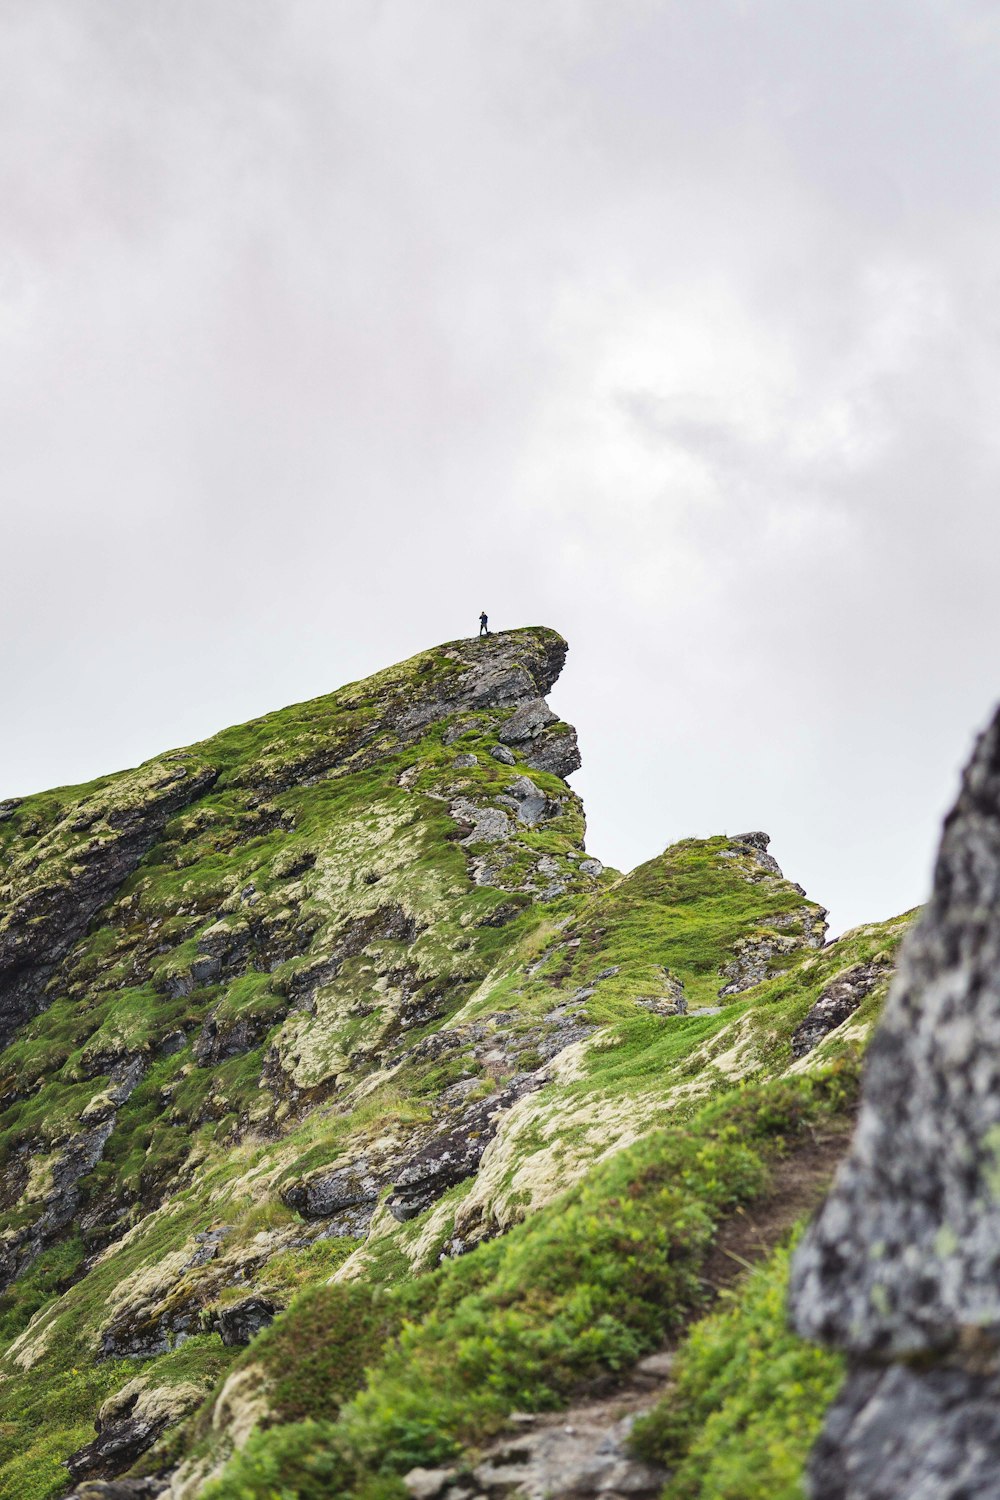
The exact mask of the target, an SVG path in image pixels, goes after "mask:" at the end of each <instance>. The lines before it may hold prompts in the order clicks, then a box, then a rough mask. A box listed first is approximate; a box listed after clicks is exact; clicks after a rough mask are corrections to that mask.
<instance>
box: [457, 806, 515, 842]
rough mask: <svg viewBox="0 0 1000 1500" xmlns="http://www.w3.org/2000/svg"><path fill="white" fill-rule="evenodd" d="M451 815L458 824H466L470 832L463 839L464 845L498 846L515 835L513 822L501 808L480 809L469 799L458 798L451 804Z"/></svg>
mask: <svg viewBox="0 0 1000 1500" xmlns="http://www.w3.org/2000/svg"><path fill="white" fill-rule="evenodd" d="M451 815H452V817H453V818H455V820H456V822H461V823H466V824H468V825H469V826H470V832H469V833H467V834H466V836H465V837H464V838H463V839H462V843H463V844H498V843H500V842H501V841H502V840H504V839H509V838H510V837H511V835H512V834H513V831H514V830H513V828H512V826H511V821H510V819H509V818H508V816H507V814H506V813H505V812H503V811H502V809H501V808H499V807H478V806H477V805H476V803H474V802H470V801H469V799H468V797H456V798H455V801H454V802H453V803H452V804H451Z"/></svg>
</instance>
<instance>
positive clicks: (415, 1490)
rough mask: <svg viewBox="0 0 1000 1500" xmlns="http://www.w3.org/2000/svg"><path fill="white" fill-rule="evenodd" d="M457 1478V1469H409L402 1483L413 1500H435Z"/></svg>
mask: <svg viewBox="0 0 1000 1500" xmlns="http://www.w3.org/2000/svg"><path fill="white" fill-rule="evenodd" d="M457 1477H458V1470H457V1469H411V1470H410V1472H409V1473H408V1474H404V1475H403V1483H404V1485H405V1486H406V1488H407V1489H408V1490H409V1492H410V1494H411V1496H412V1497H413V1500H436V1497H437V1496H438V1495H440V1494H442V1493H443V1491H444V1490H446V1489H447V1488H448V1486H449V1484H451V1482H452V1480H453V1479H457Z"/></svg>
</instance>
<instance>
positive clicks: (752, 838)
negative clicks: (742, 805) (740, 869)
mask: <svg viewBox="0 0 1000 1500" xmlns="http://www.w3.org/2000/svg"><path fill="white" fill-rule="evenodd" d="M770 842H771V836H770V834H767V833H761V832H760V831H759V830H758V831H756V832H754V833H737V834H735V835H734V837H733V843H734V844H737V845H740V846H742V848H743V849H744V850H746V851H747V852H749V854H750V855H751V856H752V858H753V862H754V864H755V865H757V866H758V867H759V868H760V869H761V870H763V871H764V873H765V874H767V875H776V876H777V877H778V879H779V880H781V879H782V878H783V877H782V874H781V866H780V865H779V864H778V861H777V860H776V859H775V857H774V855H773V854H769V853H768V848H767V846H768V844H770Z"/></svg>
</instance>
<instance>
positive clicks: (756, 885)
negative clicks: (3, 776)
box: [0, 628, 1000, 1500]
mask: <svg viewBox="0 0 1000 1500" xmlns="http://www.w3.org/2000/svg"><path fill="white" fill-rule="evenodd" d="M565 655H566V643H565V642H564V641H563V640H562V638H561V637H560V636H559V635H557V634H556V633H555V632H554V631H551V630H547V629H540V628H535V629H524V630H514V631H508V632H502V633H500V634H496V635H492V636H489V637H486V638H483V639H481V640H464V641H454V642H451V643H449V644H447V645H444V646H440V647H437V648H435V649H432V650H429V651H425V652H423V653H421V654H420V655H418V656H415V657H413V658H412V659H411V660H409V661H406V662H403V663H401V664H400V665H398V666H395V667H392V668H390V669H389V670H387V671H384V672H381V673H379V674H377V675H376V676H374V677H371V678H369V679H367V680H366V681H364V682H359V683H352V684H350V685H349V686H347V687H344V688H341V689H340V690H339V691H337V692H335V693H332V694H330V695H328V696H324V697H320V698H317V699H314V700H313V701H311V702H309V703H305V704H300V705H297V706H295V707H293V708H288V709H285V710H283V711H281V712H278V713H274V714H271V715H268V716H266V717H264V718H261V719H258V720H255V721H253V722H252V723H249V724H245V725H242V726H240V727H237V728H233V729H229V730H226V731H224V732H223V733H221V734H219V735H216V736H215V737H214V738H212V739H209V740H206V741H204V742H203V743H201V744H197V745H193V746H190V747H188V748H186V749H181V750H174V751H171V752H169V753H167V754H164V755H161V756H158V757H157V758H156V759H154V760H152V761H150V762H148V763H147V764H145V765H143V766H140V767H139V768H137V769H136V770H130V771H125V772H121V773H119V774H116V775H110V776H106V777H102V778H100V779H99V780H97V781H95V782H93V783H90V784H88V785H86V786H77V787H63V788H58V789H56V790H54V791H50V792H44V793H41V794H39V795H37V796H31V797H26V798H24V799H21V800H16V799H15V800H10V801H7V802H5V803H0V858H2V863H0V1043H2V1044H3V1049H4V1050H3V1052H2V1058H0V1214H2V1222H0V1288H2V1295H0V1349H2V1351H3V1352H2V1355H0V1495H2V1496H3V1497H9V1500H50V1497H51V1500H55V1497H64V1496H68V1495H74V1496H77V1497H79V1500H99V1497H104V1500H127V1497H139V1496H156V1495H162V1496H169V1497H171V1500H194V1497H202V1496H204V1497H205V1500H296V1497H304V1500H324V1497H326V1500H328V1497H341V1496H342V1497H356V1500H407V1497H412V1500H438V1497H440V1500H483V1497H500V1496H507V1495H510V1496H525V1497H530V1496H537V1497H539V1500H540V1497H542V1496H567V1497H568V1496H589V1495H595V1496H596V1495H602V1496H605V1497H611V1500H613V1497H614V1496H625V1495H629V1496H642V1495H648V1496H651V1497H652V1496H657V1495H660V1494H663V1495H665V1496H673V1497H676V1500H680V1497H688V1500H697V1497H703V1500H710V1497H711V1500H721V1497H729V1500H754V1497H760V1500H764V1497H767V1500H775V1497H792V1496H794V1495H799V1494H801V1493H802V1484H803V1475H804V1473H805V1470H806V1464H807V1460H808V1455H809V1451H810V1448H811V1446H812V1444H813V1443H814V1441H816V1439H817V1438H819V1439H820V1446H819V1448H818V1449H817V1454H818V1455H819V1456H818V1457H817V1458H816V1459H814V1460H813V1470H812V1472H813V1476H814V1477H813V1481H811V1482H813V1483H814V1484H815V1485H817V1486H818V1488H817V1489H816V1490H815V1493H817V1494H821V1495H824V1496H825V1495H830V1496H833V1495H838V1496H839V1495H843V1496H844V1497H847V1496H851V1497H853V1496H858V1497H863V1496H864V1497H867V1496H872V1497H874V1496H876V1495H883V1494H884V1495H887V1496H888V1495H904V1494H905V1495H907V1496H908V1497H916V1496H918V1495H919V1496H923V1495H925V1494H926V1495H927V1496H930V1495H932V1494H933V1495H935V1496H937V1495H943V1494H945V1493H947V1494H949V1495H951V1494H953V1495H954V1496H955V1497H956V1500H957V1496H958V1495H959V1493H962V1494H965V1493H968V1494H973V1493H974V1494H975V1495H977V1496H978V1495H980V1494H982V1495H986V1494H987V1493H993V1492H992V1491H988V1490H987V1489H984V1488H982V1487H980V1488H978V1489H974V1490H973V1489H970V1490H968V1491H960V1490H959V1489H957V1488H956V1489H952V1490H947V1491H945V1490H944V1489H940V1488H939V1489H930V1488H926V1487H925V1488H924V1489H921V1488H920V1487H919V1486H920V1484H925V1477H924V1476H925V1474H926V1473H930V1472H931V1470H932V1469H933V1464H937V1466H938V1468H937V1470H934V1472H938V1470H940V1468H941V1465H942V1464H951V1463H954V1462H957V1459H956V1458H955V1455H956V1454H960V1453H961V1451H962V1438H961V1433H960V1431H959V1427H960V1419H959V1418H958V1417H956V1418H955V1419H954V1421H952V1419H951V1418H949V1417H948V1416H947V1413H948V1412H954V1411H956V1410H960V1412H961V1413H962V1414H964V1416H963V1417H962V1420H966V1421H973V1420H974V1417H973V1415H970V1414H975V1413H979V1412H981V1411H986V1410H987V1409H988V1410H989V1411H992V1410H993V1409H994V1407H995V1389H994V1388H995V1382H996V1375H995V1372H994V1365H993V1361H994V1357H995V1356H994V1344H995V1343H996V1326H995V1325H997V1324H998V1314H997V1307H996V1300H997V1292H996V1288H997V1282H996V1258H997V1250H996V1246H997V1243H998V1238H997V1225H996V1224H995V1223H994V1219H995V1218H996V1211H995V1202H996V1192H995V1191H994V1189H995V1188H996V1182H995V1181H994V1179H995V1178H996V1176H997V1152H996V1144H997V1143H996V1140H994V1136H996V1135H997V1132H998V1130H1000V1124H998V1123H997V1120H998V1119H1000V1116H997V1114H996V1109H997V1105H996V1100H997V1097H998V1090H997V1087H996V1074H997V1071H998V1067H1000V1064H998V1063H997V1056H996V1050H997V1049H996V1039H995V1038H994V1036H993V1032H994V1031H995V1030H996V1014H995V1012H996V996H995V993H994V992H995V988H996V963H995V955H994V948H995V947H997V946H998V943H1000V939H998V938H997V933H996V931H995V930H994V929H995V928H996V923H997V918H996V909H997V906H996V886H997V882H998V879H1000V874H998V872H1000V854H998V853H997V851H998V850H1000V832H998V830H1000V815H998V813H997V805H998V800H1000V797H998V791H997V784H996V780H997V773H996V761H997V752H996V745H995V741H996V738H997V733H996V731H994V738H993V740H990V741H988V742H987V744H986V745H985V747H984V748H983V749H982V750H981V752H980V756H979V758H978V759H977V762H976V767H975V768H974V771H973V772H972V773H970V779H969V780H968V782H967V785H966V790H965V792H964V793H963V799H964V800H963V802H962V803H961V804H960V807H959V811H958V813H957V814H956V816H955V819H954V820H953V822H952V823H951V824H950V825H949V833H948V836H947V839H946V847H945V852H944V854H943V855H942V864H941V866H940V867H939V873H938V884H937V888H936V891H935V895H934V900H933V902H932V905H931V907H930V909H929V911H928V914H927V916H926V917H925V918H924V921H923V923H922V924H921V926H920V927H919V929H918V932H917V933H916V935H915V936H914V938H913V941H912V943H911V945H910V946H909V948H908V958H907V960H906V963H905V965H904V970H903V973H902V975H901V977H900V979H899V980H898V982H897V987H896V989H895V990H894V992H893V1000H892V1002H891V1004H890V1009H889V1015H888V1018H887V1023H886V1026H885V1027H884V1029H883V1030H882V1032H880V1033H879V1038H880V1039H879V1043H878V1046H877V1048H876V1050H875V1052H874V1054H873V1058H872V1064H871V1069H870V1073H869V1081H868V1085H867V1093H866V1102H865V1105H864V1110H863V1114H862V1123H861V1127H860V1131H859V1134H858V1137H857V1139H856V1142H855V1145H854V1147H853V1148H852V1151H851V1155H850V1157H849V1159H848V1164H847V1166H846V1167H845V1168H844V1169H843V1172H842V1175H841V1177H840V1179H839V1181H838V1186H837V1188H836V1191H835V1193H834V1196H833V1197H832V1198H831V1199H830V1202H829V1204H828V1206H827V1207H826V1209H825V1210H824V1212H823V1215H822V1217H821V1218H820V1219H819V1221H818V1223H817V1225H816V1226H815V1227H814V1228H813V1229H812V1230H811V1231H810V1233H809V1235H808V1237H807V1238H806V1240H805V1241H804V1243H803V1244H802V1245H801V1247H800V1248H799V1250H798V1253H797V1259H796V1261H795V1267H796V1269H795V1288H796V1290H795V1308H796V1318H797V1323H798V1332H795V1331H792V1330H791V1329H790V1328H789V1327H788V1324H787V1321H786V1316H785V1304H784V1289H785V1285H786V1281H787V1276H788V1264H789V1256H790V1253H791V1248H792V1246H793V1244H794V1242H795V1241H796V1239H797V1237H798V1236H799V1235H800V1233H801V1229H802V1225H803V1224H804V1223H805V1221H806V1219H807V1218H808V1216H809V1214H810V1212H811V1211H812V1210H813V1209H814V1208H815V1207H816V1205H817V1203H818V1202H819V1200H820V1198H821V1197H822V1195H823V1193H824V1191H825V1190H826V1188H827V1187H828V1185H829V1181H830V1178H831V1174H832V1173H833V1171H834V1168H835V1167H836V1165H837V1163H838V1161H840V1160H841V1159H842V1158H843V1157H844V1154H845V1151H846V1150H847V1145H848V1141H849V1138H850V1134H851V1131H852V1128H853V1124H854V1116H855V1110H856V1105H857V1098H858V1091H859V1086H860V1085H859V1076H860V1066H861V1061H862V1058H863V1055H864V1052H865V1048H866V1044H867V1040H868V1037H869V1035H870V1034H871V1032H872V1030H873V1028H874V1027H875V1023H876V1021H877V1018H878V1016H879V1012H880V1010H881V1007H882V1004H883V1001H884V999H885V995H886V991H887V990H888V988H889V985H890V981H891V979H892V976H893V973H894V970H895V967H896V954H897V948H898V945H899V943H900V941H901V939H902V938H903V935H904V933H905V932H906V930H907V928H908V926H909V919H908V917H906V916H904V917H900V918H897V919H894V920H891V921H887V922H882V923H873V924H872V925H870V926H866V927H862V928H859V929H857V930H855V931H853V932H850V933H848V934H846V935H845V936H843V937H841V938H839V939H838V940H837V941H836V942H827V941H826V924H825V913H824V911H823V909H822V907H820V906H818V905H816V904H815V903H814V902H813V901H810V900H809V899H808V898H807V897H806V895H805V893H804V892H803V890H802V888H801V887H800V886H798V885H796V884H794V883H792V882H791V881H789V880H787V879H786V878H785V877H784V876H783V874H782V872H781V870H780V868H779V867H778V865H777V863H776V861H775V859H774V858H773V856H772V855H771V854H770V853H769V852H768V838H767V835H766V834H763V833H760V832H748V833H741V834H732V835H729V834H720V835H719V836H717V837H714V838H707V839H694V838H692V839H687V840H684V841H683V842H681V843H678V844H674V845H673V846H671V847H670V848H668V849H666V850H665V852H664V853H662V854H661V855H659V856H657V857H656V858H655V859H652V860H650V861H649V862H648V863H647V864H644V865H642V866H640V867H639V868H638V869H636V870H633V871H632V872H631V873H629V874H624V875H623V874H620V873H619V872H617V871H615V870H612V869H608V868H605V866H604V865H603V864H602V863H601V861H600V860H599V859H598V858H595V857H594V855H593V854H592V853H590V852H589V851H588V850H587V848H586V845H585V842H584V834H585V823H584V813H583V808H582V805H581V803H580V799H579V798H578V797H577V795H576V793H575V792H574V791H573V790H572V788H571V786H570V785H569V782H568V780H567V778H568V777H570V776H571V775H572V773H573V772H574V771H575V770H576V769H577V768H578V767H579V765H580V755H579V751H578V747H577V738H576V734H575V732H574V730H573V729H572V728H571V726H570V725H568V724H566V723H564V722H562V721H561V720H560V719H559V718H558V716H557V715H556V714H555V713H554V712H553V711H552V709H551V708H550V707H549V705H548V703H547V701H546V699H547V695H548V693H549V691H550V689H551V688H552V685H553V683H554V682H555V681H556V679H557V677H558V675H559V672H560V670H561V667H562V665H563V661H564V659H565ZM984 1048H985V1056H984ZM814 1338H815V1339H818V1340H820V1341H824V1340H825V1341H826V1344H827V1345H831V1344H832V1345H833V1346H834V1347H824V1346H823V1344H822V1342H820V1343H814V1342H813V1339H814ZM845 1360H846V1361H847V1362H848V1363H849V1366H850V1374H849V1377H848V1382H847V1385H846V1386H845V1387H844V1392H843V1394H842V1395H841V1396H840V1397H839V1402H838V1404H837V1405H836V1406H835V1407H834V1410H833V1414H832V1415H831V1417H830V1419H829V1421H828V1423H827V1425H826V1427H825V1429H823V1414H824V1411H825V1409H826V1407H827V1405H828V1404H829V1403H830V1402H831V1401H833V1400H834V1398H835V1396H836V1394H837V1391H838V1389H839V1388H840V1385H841V1381H842V1378H843V1374H844V1369H845ZM991 1402H992V1403H993V1406H990V1403H991ZM977 1403H978V1404H977ZM928 1414H929V1415H928ZM976 1420H978V1418H976ZM925 1421H926V1422H929V1423H931V1424H932V1425H933V1428H934V1432H935V1443H936V1445H937V1446H936V1447H935V1449H934V1454H935V1455H936V1456H935V1457H934V1458H933V1463H932V1461H931V1460H930V1459H927V1460H926V1462H924V1460H919V1461H918V1459H917V1458H916V1457H915V1456H914V1451H915V1450H914V1444H913V1443H911V1444H910V1445H909V1447H908V1448H907V1445H906V1444H905V1443H903V1444H902V1445H901V1447H902V1448H903V1449H906V1451H905V1452H901V1455H900V1457H899V1460H898V1464H899V1465H900V1466H901V1467H900V1468H899V1472H900V1473H905V1474H906V1475H907V1476H910V1477H909V1478H908V1479H907V1481H906V1483H907V1484H909V1485H910V1488H908V1489H907V1488H905V1486H904V1488H898V1487H897V1488H891V1487H890V1488H885V1486H884V1485H883V1488H881V1489H879V1488H878V1486H877V1484H875V1483H874V1482H873V1483H871V1484H869V1483H868V1481H867V1480H864V1479H858V1477H857V1476H858V1475H859V1474H862V1475H863V1474H866V1473H867V1472H868V1470H867V1469H865V1463H866V1462H867V1460H866V1459H865V1457H864V1453H865V1443H866V1442H868V1445H869V1449H870V1446H871V1441H872V1440H871V1439H870V1437H869V1438H868V1439H866V1438H865V1436H864V1433H865V1431H868V1432H869V1433H870V1431H871V1428H872V1424H873V1423H874V1424H875V1425H876V1426H878V1424H879V1423H881V1424H882V1427H880V1428H879V1431H882V1430H883V1429H884V1428H886V1424H888V1427H889V1428H891V1429H892V1430H893V1431H894V1432H897V1433H898V1432H899V1431H900V1430H901V1429H902V1428H904V1427H906V1426H907V1425H909V1426H910V1427H914V1425H915V1424H919V1423H922V1422H925ZM983 1421H984V1422H986V1425H987V1427H989V1430H990V1431H992V1427H990V1423H991V1422H993V1421H994V1419H993V1418H992V1417H990V1418H989V1420H988V1421H987V1419H986V1418H985V1417H984V1418H983ZM866 1424H867V1427H866ZM949 1424H950V1425H949ZM821 1429H822V1430H823V1435H822V1437H820V1434H821ZM897 1446H900V1445H897ZM831 1452H834V1454H835V1456H833V1457H831V1456H830V1455H831ZM990 1452H991V1453H992V1450H990ZM859 1454H860V1455H861V1456H860V1457H859V1456H858V1455H859ZM942 1455H944V1456H943V1457H942ZM921 1463H923V1468H921ZM869 1467H870V1465H869ZM831 1476H832V1477H831ZM926 1482H929V1481H926ZM866 1485H867V1487H865V1486H866ZM852 1486H853V1487H852Z"/></svg>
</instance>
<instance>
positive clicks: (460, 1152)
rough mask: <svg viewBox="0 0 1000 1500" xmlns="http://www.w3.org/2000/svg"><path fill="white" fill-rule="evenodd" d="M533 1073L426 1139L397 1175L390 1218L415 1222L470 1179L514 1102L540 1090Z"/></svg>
mask: <svg viewBox="0 0 1000 1500" xmlns="http://www.w3.org/2000/svg"><path fill="white" fill-rule="evenodd" d="M541 1083H542V1079H541V1078H539V1077H538V1076H537V1075H534V1074H524V1075H522V1076H521V1077H520V1078H516V1079H515V1080H514V1081H513V1083H511V1084H510V1085H509V1087H507V1088H505V1089H501V1090H500V1091H499V1092H498V1093H495V1094H490V1095H489V1097H488V1098H486V1099H481V1100H480V1101H479V1102H478V1103H476V1104H473V1105H471V1106H470V1107H469V1108H468V1109H467V1110H466V1111H465V1113H464V1114H463V1115H462V1117H461V1120H460V1121H459V1123H458V1124H457V1125H451V1126H450V1127H449V1128H448V1129H446V1130H443V1131H441V1132H440V1133H439V1134H436V1135H432V1136H431V1137H430V1139H429V1140H426V1141H425V1142H424V1143H423V1145H422V1146H421V1147H420V1149H419V1150H418V1151H417V1152H416V1154H415V1155H414V1156H413V1157H411V1158H410V1160H409V1161H408V1162H407V1163H406V1164H405V1166H403V1167H402V1168H401V1169H400V1170H399V1171H397V1172H396V1173H395V1175H394V1178H393V1190H392V1192H391V1194H390V1195H389V1198H388V1199H387V1200H386V1201H387V1203H388V1206H389V1209H390V1210H391V1212H392V1214H393V1217H394V1218H396V1219H399V1220H400V1221H405V1220H407V1219H415V1218H416V1216H417V1215H418V1214H421V1213H423V1211H424V1209H425V1208H429V1207H430V1205H431V1204H432V1203H433V1202H434V1201H435V1200H436V1199H437V1198H440V1196H441V1194H442V1193H444V1192H446V1191H447V1189H448V1188H450V1187H454V1185H455V1183H456V1182H461V1181H462V1180H463V1178H466V1177H470V1176H471V1175H472V1173H473V1172H474V1171H475V1170H476V1168H477V1167H478V1165H479V1162H480V1159H481V1157H482V1154H483V1152H484V1151H485V1150H486V1147H487V1146H488V1145H489V1143H490V1141H491V1140H492V1139H493V1137H494V1136H495V1135H496V1133H497V1130H498V1129H499V1127H500V1116H501V1115H502V1114H503V1112H504V1111H505V1110H508V1109H509V1108H510V1107H511V1105H512V1104H516V1102H517V1100H518V1099H521V1098H523V1097H524V1095H525V1094H527V1093H530V1092H531V1091H532V1090H533V1089H536V1088H539V1087H540V1086H541Z"/></svg>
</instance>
